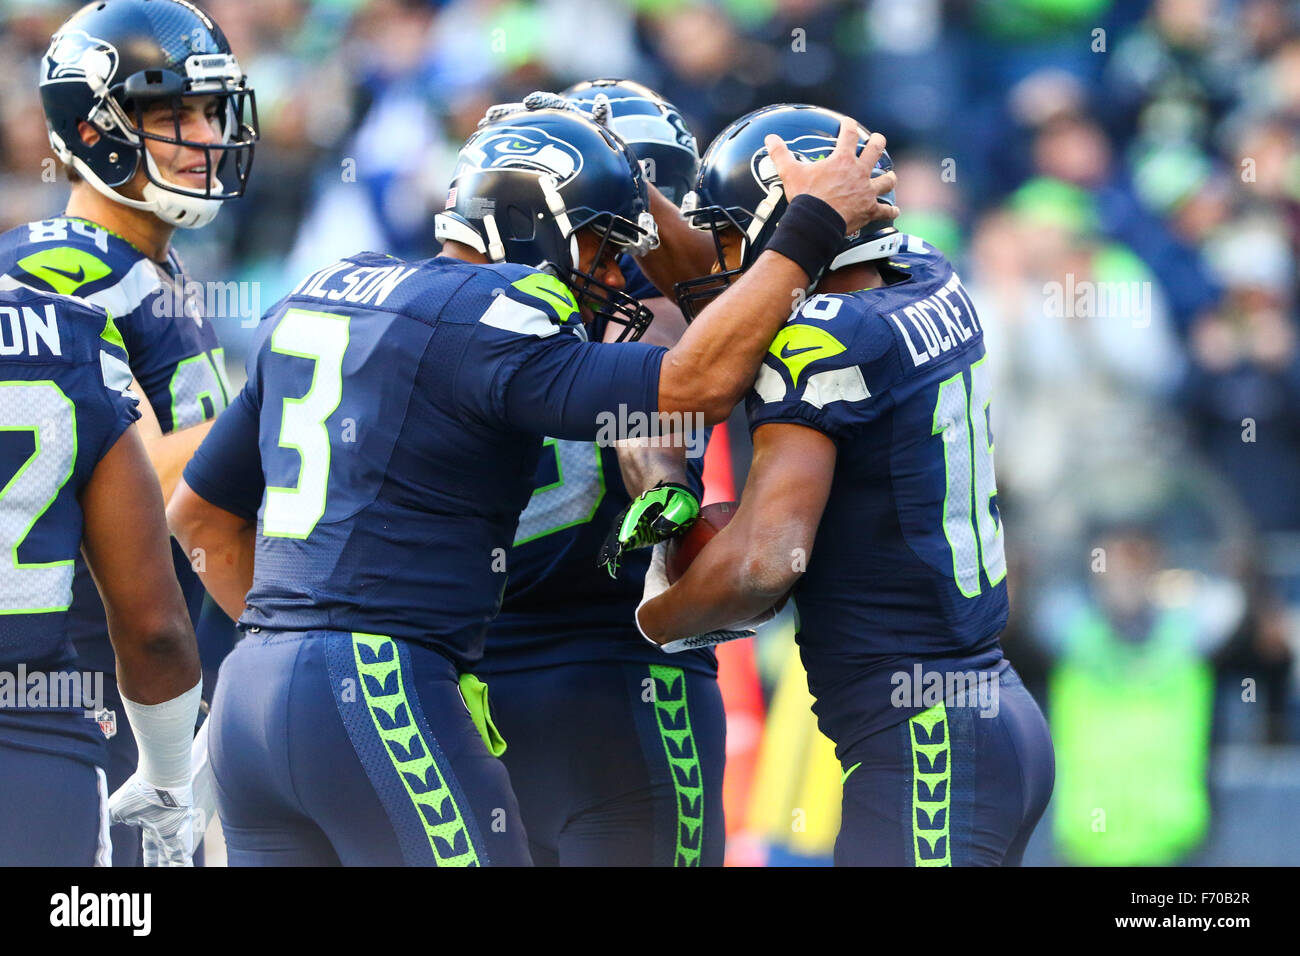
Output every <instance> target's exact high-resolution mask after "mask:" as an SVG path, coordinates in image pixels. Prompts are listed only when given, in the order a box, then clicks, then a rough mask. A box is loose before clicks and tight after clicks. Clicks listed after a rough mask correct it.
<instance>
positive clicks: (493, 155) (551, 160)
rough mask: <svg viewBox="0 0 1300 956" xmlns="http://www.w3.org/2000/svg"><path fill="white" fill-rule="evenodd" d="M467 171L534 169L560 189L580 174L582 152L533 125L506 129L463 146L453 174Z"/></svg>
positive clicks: (494, 131) (498, 130) (495, 131)
mask: <svg viewBox="0 0 1300 956" xmlns="http://www.w3.org/2000/svg"><path fill="white" fill-rule="evenodd" d="M469 169H534V170H536V171H537V172H539V173H550V174H551V175H552V176H554V177H555V178H556V179H557V180H558V181H559V185H561V186H563V185H565V184H566V183H568V182H570V181H572V180H573V178H574V177H575V176H577V175H578V173H580V172H581V171H582V153H581V152H579V151H578V149H577V147H575V146H574V145H573V144H572V143H567V142H565V141H564V140H562V139H557V138H556V137H554V136H552V135H551V134H550V133H547V132H546V131H545V130H541V129H538V128H537V127H535V126H508V127H506V128H505V129H495V130H493V131H492V132H491V134H490V135H488V136H485V137H483V138H482V139H478V140H474V141H472V142H471V143H467V144H466V145H465V148H464V149H463V150H462V151H461V162H460V164H459V167H458V169H457V170H456V172H457V173H458V174H459V173H463V172H466V171H468V170H469Z"/></svg>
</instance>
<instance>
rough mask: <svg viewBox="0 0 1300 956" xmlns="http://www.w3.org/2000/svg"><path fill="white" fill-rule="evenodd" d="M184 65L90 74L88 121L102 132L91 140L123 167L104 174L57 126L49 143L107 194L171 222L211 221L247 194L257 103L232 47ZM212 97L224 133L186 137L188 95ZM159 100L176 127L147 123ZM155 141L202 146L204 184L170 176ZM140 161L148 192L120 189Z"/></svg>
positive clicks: (196, 223) (192, 147) (195, 223)
mask: <svg viewBox="0 0 1300 956" xmlns="http://www.w3.org/2000/svg"><path fill="white" fill-rule="evenodd" d="M186 73H187V75H186V76H185V77H182V76H180V75H179V74H177V73H176V72H174V71H172V70H164V69H146V70H140V71H139V72H137V73H134V74H132V75H131V76H128V77H127V78H126V79H125V80H124V81H123V82H121V83H115V84H113V86H112V87H109V86H108V85H107V84H105V83H104V82H103V81H102V80H99V78H98V77H94V76H88V77H87V81H88V83H89V85H90V86H91V89H92V91H93V93H94V95H95V96H94V100H93V101H92V104H91V107H90V109H89V111H88V112H87V115H86V121H87V122H88V123H89V124H90V125H91V126H92V127H93V128H94V129H95V130H96V132H97V133H98V134H99V136H100V140H101V142H97V143H96V144H95V145H94V147H91V148H92V149H93V150H95V151H96V152H97V153H107V157H106V158H107V160H108V161H109V163H111V164H112V166H113V168H114V169H116V170H118V172H117V174H116V175H108V176H100V175H98V174H97V173H96V171H95V170H94V169H92V168H91V166H90V164H89V163H88V162H87V161H86V159H83V158H82V157H81V156H79V155H77V152H78V151H77V150H74V149H72V148H70V145H69V144H67V143H65V142H64V141H63V140H62V139H61V138H60V137H59V136H58V135H56V134H55V133H54V131H53V130H51V131H50V143H51V145H52V146H53V147H54V150H55V153H56V154H57V155H58V156H59V158H60V160H62V161H63V162H65V163H67V164H68V165H70V166H72V167H73V168H74V169H75V170H76V171H77V173H78V174H79V175H80V176H81V177H82V178H83V179H85V180H86V181H87V182H88V183H90V185H91V186H92V187H94V188H95V189H96V190H97V191H98V192H100V193H102V194H103V195H105V196H107V197H108V198H109V199H112V200H114V201H115V202H119V203H121V204H123V205H126V206H130V207H132V208H136V209H142V210H145V211H148V212H153V213H154V214H155V215H157V216H158V217H159V218H161V219H163V220H164V221H165V222H169V223H171V224H172V225H175V226H182V227H186V228H195V227H198V226H203V225H206V224H207V223H208V222H211V221H212V219H213V218H214V217H215V216H216V214H217V212H218V211H220V208H221V203H222V202H223V201H225V200H227V199H236V198H239V197H240V196H242V195H243V194H244V189H245V187H246V185H247V183H248V176H249V172H250V171H251V169H252V164H253V148H254V144H255V143H256V142H257V139H258V121H257V103H256V98H255V96H254V94H253V91H252V90H251V89H250V88H248V86H247V83H246V79H245V77H244V75H243V73H242V71H241V70H240V68H239V65H238V63H237V62H236V61H235V58H234V56H232V55H230V54H210V55H204V56H194V57H191V58H190V59H189V60H188V61H187V62H186ZM97 80H99V82H96V81H97ZM207 97H211V98H214V99H215V100H216V106H217V119H218V122H219V124H220V128H221V138H220V140H218V141H217V142H200V141H198V140H189V139H185V138H184V137H183V136H182V133H181V117H182V113H183V111H182V107H183V106H184V104H185V101H186V100H187V99H195V98H207ZM159 105H163V106H167V107H170V110H171V114H172V123H173V126H172V129H171V130H170V135H168V134H165V133H159V132H151V131H149V130H147V129H145V115H146V113H147V112H148V111H149V110H150V109H151V108H156V107H157V106H159ZM149 141H152V142H156V143H163V144H166V145H169V146H172V147H175V148H176V149H182V148H184V149H190V150H196V151H200V152H202V154H203V163H204V165H205V167H206V169H207V173H208V175H207V182H206V184H205V188H203V189H193V188H187V187H186V186H184V185H181V184H179V183H176V182H174V181H172V180H170V179H167V178H166V177H165V176H164V175H163V173H162V171H161V170H160V169H159V167H158V164H157V162H156V161H155V159H154V157H153V155H152V153H151V152H150V151H149V148H148V142H149ZM77 145H78V146H82V145H83V144H80V143H79V144H77ZM119 153H121V154H123V155H124V156H125V157H126V160H125V161H124V162H123V161H120V160H119V159H118V154H119ZM131 157H134V162H132V161H131ZM140 169H143V170H144V174H145V178H146V180H147V181H146V183H145V185H144V187H143V189H142V190H141V195H142V199H138V200H137V199H131V198H129V197H127V196H125V195H123V194H122V193H121V192H120V189H121V188H122V187H123V186H125V185H127V184H128V183H130V182H131V181H132V180H133V179H134V177H135V175H136V173H137V172H138V171H139V170H140Z"/></svg>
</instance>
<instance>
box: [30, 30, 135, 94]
mask: <svg viewBox="0 0 1300 956" xmlns="http://www.w3.org/2000/svg"><path fill="white" fill-rule="evenodd" d="M41 67H42V71H41V83H42V84H45V83H68V82H75V81H90V83H91V85H92V86H99V85H101V84H107V83H108V81H109V80H110V79H111V78H112V77H113V74H115V73H116V72H117V49H116V48H115V47H114V46H113V45H112V44H111V43H107V42H105V41H103V40H100V39H97V38H95V37H92V36H91V35H90V34H88V33H86V32H85V31H84V30H69V31H68V32H66V33H60V34H58V35H57V36H56V37H55V38H54V40H53V41H52V42H51V43H50V48H49V50H48V51H46V54H45V57H44V59H43V60H42V61H41Z"/></svg>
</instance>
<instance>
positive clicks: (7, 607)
mask: <svg viewBox="0 0 1300 956" xmlns="http://www.w3.org/2000/svg"><path fill="white" fill-rule="evenodd" d="M130 383H131V373H130V371H129V370H128V368H127V357H126V352H125V351H124V350H123V349H122V339H121V336H120V335H118V332H117V329H116V328H115V327H114V324H113V322H112V320H111V319H110V318H109V317H108V315H107V314H106V313H105V312H103V311H101V310H98V309H94V308H91V307H89V306H87V305H86V304H85V303H83V302H81V301H79V300H76V299H70V298H67V297H64V296H56V295H48V294H42V293H37V292H33V291H31V290H29V289H26V288H23V287H21V286H19V285H18V284H16V283H14V282H12V280H10V279H8V278H7V277H4V276H0V536H2V537H3V538H4V541H3V549H4V552H5V554H6V558H5V560H4V561H3V562H0V670H3V671H5V672H6V673H7V675H8V676H9V678H11V680H10V683H9V686H8V687H7V688H0V735H2V736H3V737H4V739H6V740H9V741H11V742H13V741H14V740H17V742H18V743H19V744H20V745H23V746H32V747H35V748H36V749H43V748H44V747H45V746H46V744H45V743H42V741H43V740H44V739H45V738H44V735H42V734H41V733H40V731H41V729H42V726H43V723H44V722H48V723H50V729H51V731H52V732H53V733H55V734H58V735H60V736H61V737H64V738H66V737H67V736H68V733H69V730H68V728H69V723H68V721H66V720H56V719H55V717H54V715H55V714H56V713H58V714H64V713H65V710H57V709H55V708H39V712H37V713H34V714H33V713H28V714H24V715H22V717H18V716H17V715H14V714H7V713H6V711H7V710H11V709H24V707H23V703H24V700H20V699H19V697H18V695H17V687H16V683H15V682H16V681H17V680H18V678H17V666H18V665H20V664H21V665H23V666H24V667H25V668H26V670H27V672H28V673H29V674H31V673H32V672H36V671H42V672H45V673H47V674H48V673H50V672H60V671H68V670H70V669H71V668H72V665H73V662H74V657H75V655H74V652H73V648H72V643H71V640H70V635H69V624H70V618H71V614H70V611H69V608H70V607H71V606H72V603H73V591H72V582H73V564H74V561H75V560H76V559H77V557H78V556H79V555H80V553H81V535H82V527H83V515H82V511H81V505H80V495H81V491H82V489H83V488H85V486H86V484H87V482H88V481H89V480H90V476H91V474H92V473H93V472H94V470H95V466H96V465H98V464H99V461H100V459H101V458H103V457H104V455H105V454H107V452H108V451H109V449H111V448H112V447H113V445H114V444H115V443H116V442H117V440H118V438H120V437H121V435H122V433H123V432H124V431H125V430H126V428H127V427H128V426H129V425H130V424H131V423H132V422H134V421H135V420H136V419H137V418H139V412H137V411H136V403H135V399H134V397H132V396H131V394H130V392H129V391H128V390H127V387H128V386H129V385H130ZM51 686H52V685H51ZM90 691H91V688H89V687H87V688H84V692H85V693H87V694H89V693H90ZM24 696H25V695H24ZM25 702H26V704H27V706H28V707H31V706H35V701H34V700H33V699H32V698H30V697H26V701H25ZM45 717H48V718H49V721H43V718H45ZM84 723H85V727H84V728H83V729H82V733H81V735H80V736H81V737H82V738H84V739H82V740H81V742H80V745H78V744H77V743H76V742H75V741H74V742H73V749H74V750H78V749H80V750H86V751H87V754H86V757H87V759H90V760H93V761H96V762H99V761H100V760H101V759H102V758H101V757H100V755H99V751H101V750H102V748H103V736H102V734H100V732H99V729H98V726H97V725H96V724H95V723H94V721H91V720H86V721H85V722H84ZM74 736H76V735H75V734H74ZM65 745H66V741H65Z"/></svg>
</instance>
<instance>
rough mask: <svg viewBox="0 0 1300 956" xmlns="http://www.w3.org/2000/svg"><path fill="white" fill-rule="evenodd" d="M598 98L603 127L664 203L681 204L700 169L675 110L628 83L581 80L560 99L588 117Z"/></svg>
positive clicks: (653, 94) (645, 89)
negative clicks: (605, 116) (605, 113)
mask: <svg viewBox="0 0 1300 956" xmlns="http://www.w3.org/2000/svg"><path fill="white" fill-rule="evenodd" d="M602 94H603V95H604V96H605V98H606V99H607V100H608V102H609V107H610V116H609V123H608V125H609V126H610V127H611V128H612V129H613V130H614V132H615V133H616V134H618V138H619V139H621V140H622V141H623V142H625V143H627V145H628V146H630V147H631V148H632V152H633V153H635V154H636V157H637V159H638V160H640V161H641V168H642V170H643V171H644V172H645V175H646V178H647V179H648V180H649V181H650V182H652V183H654V184H655V186H656V187H657V188H658V189H659V191H660V192H661V193H663V194H664V196H666V197H667V198H668V201H669V202H671V203H673V204H674V205H677V204H679V203H681V201H682V198H683V197H684V196H685V195H686V194H687V193H688V192H690V190H691V188H692V187H693V186H694V185H695V177H696V175H697V174H698V172H699V168H700V151H699V148H698V147H697V146H696V144H695V137H694V136H693V135H691V131H690V130H689V129H687V127H686V121H685V120H684V119H682V114H681V111H680V110H679V109H677V107H675V106H673V104H672V103H669V102H668V101H667V100H666V99H664V98H663V97H662V96H660V95H659V94H658V93H656V92H655V91H654V90H652V89H650V88H649V87H648V86H643V85H642V84H640V83H637V82H634V81H633V80H619V79H601V80H584V81H582V82H581V83H575V84H574V85H573V86H571V87H569V88H568V89H567V90H564V91H563V92H562V93H561V94H560V95H561V96H564V97H565V98H566V99H568V100H570V101H571V102H573V103H576V104H577V105H578V106H580V107H581V108H582V109H584V110H586V111H587V112H589V113H590V112H591V111H592V109H593V107H594V106H595V104H596V99H597V97H599V96H601V95H602Z"/></svg>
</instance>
